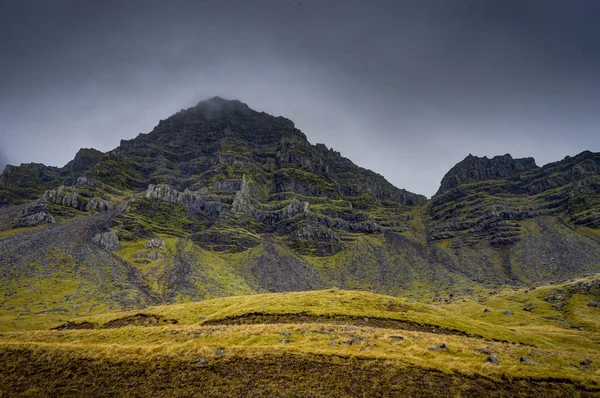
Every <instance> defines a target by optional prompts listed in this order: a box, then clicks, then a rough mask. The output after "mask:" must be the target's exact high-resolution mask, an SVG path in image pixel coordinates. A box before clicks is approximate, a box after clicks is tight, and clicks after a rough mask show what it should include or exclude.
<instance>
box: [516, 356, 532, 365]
mask: <svg viewBox="0 0 600 398" xmlns="http://www.w3.org/2000/svg"><path fill="white" fill-rule="evenodd" d="M519 361H520V362H521V363H524V364H526V365H535V364H536V363H535V361H534V360H533V359H531V358H528V357H521V358H520V359H519Z"/></svg>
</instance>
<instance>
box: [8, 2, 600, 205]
mask: <svg viewBox="0 0 600 398" xmlns="http://www.w3.org/2000/svg"><path fill="white" fill-rule="evenodd" d="M371 3H372V4H371ZM0 7H1V9H0V51H1V52H0V54H1V57H2V62H1V63H0V87H1V90H0V148H1V149H2V151H4V154H5V156H6V158H7V161H8V162H10V163H20V162H31V161H37V162H44V163H48V164H54V165H63V164H64V163H66V162H67V161H68V160H70V159H71V158H72V157H73V156H74V154H75V152H76V151H77V150H78V149H79V148H80V147H95V148H98V149H101V150H109V149H112V148H113V147H115V146H117V145H118V143H119V140H120V139H121V138H131V137H134V136H135V135H137V134H138V133H140V132H148V131H149V130H151V129H152V127H153V126H154V125H155V124H156V123H157V122H158V120H160V119H164V118H165V117H167V116H169V115H170V114H172V113H174V112H175V111H177V110H179V109H180V108H185V107H188V106H191V105H193V104H194V103H196V102H197V101H198V100H200V99H203V98H207V97H211V96H214V95H219V96H222V97H225V98H237V99H240V100H242V101H243V102H246V103H248V105H250V106H251V107H252V108H254V109H257V110H264V111H266V112H269V113H272V114H275V115H283V116H286V117H288V118H290V119H292V120H293V121H294V122H296V125H297V126H298V127H299V128H300V129H302V130H303V131H304V132H305V133H306V134H307V136H308V138H309V139H310V140H311V141H312V142H313V143H314V142H324V143H326V144H327V145H328V146H333V147H334V148H335V149H336V150H340V151H341V152H342V153H343V154H344V155H345V156H347V157H349V158H351V159H352V160H353V161H354V162H355V163H357V164H359V165H361V166H363V167H367V168H371V169H373V170H375V171H377V172H379V173H381V174H383V175H384V176H386V178H388V180H390V181H391V182H392V183H394V184H395V185H397V186H400V187H404V188H407V189H410V190H413V191H417V192H421V193H425V194H429V195H430V194H432V193H433V192H435V191H436V189H437V186H438V184H439V181H440V179H441V178H442V176H443V174H444V173H445V172H446V171H447V170H448V169H449V168H450V167H451V166H452V165H453V164H455V163H456V162H457V161H459V160H461V159H462V158H464V157H465V156H466V155H467V154H469V153H472V154H476V155H481V156H483V155H487V156H494V155H496V154H504V153H507V152H510V153H511V154H513V156H534V157H535V158H536V160H537V161H538V164H543V163H546V162H549V161H553V160H558V159H561V158H562V157H564V156H565V155H567V154H569V155H574V154H576V153H578V152H580V151H582V150H584V149H590V150H596V151H597V150H599V149H600V133H599V126H600V114H599V112H598V110H599V109H600V78H599V75H600V74H599V73H598V70H600V27H598V24H597V21H598V20H599V19H600V3H599V2H597V1H596V0H589V1H586V0H573V1H566V0H561V1H555V0H538V1H534V0H518V1H517V0H497V1H485V0H453V1H450V0H447V1H443V0H419V1H377V2H365V1H348V0H347V1H328V0H319V1H315V0H299V1H289V0H283V1H259V0H255V1H227V0H220V1H217V0H213V1H211V0H204V1H202V0H189V1H182V0H180V1H166V0H164V1H152V0H146V1H133V0H130V1H91V0H90V1H81V0H79V1H75V0H72V1H67V0H51V1H49V0H44V1H31V0H29V1H19V2H17V1H8V2H4V4H3V5H2V6H0Z"/></svg>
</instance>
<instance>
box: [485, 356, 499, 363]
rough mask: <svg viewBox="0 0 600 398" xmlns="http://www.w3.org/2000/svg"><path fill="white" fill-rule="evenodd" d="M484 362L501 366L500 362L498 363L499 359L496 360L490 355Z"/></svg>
mask: <svg viewBox="0 0 600 398" xmlns="http://www.w3.org/2000/svg"><path fill="white" fill-rule="evenodd" d="M483 362H484V363H491V364H492V365H499V364H500V361H498V358H496V357H495V356H493V355H488V356H487V357H486V358H485V360H484V361H483Z"/></svg>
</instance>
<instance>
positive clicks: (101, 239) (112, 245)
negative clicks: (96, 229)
mask: <svg viewBox="0 0 600 398" xmlns="http://www.w3.org/2000/svg"><path fill="white" fill-rule="evenodd" d="M92 242H94V243H95V244H97V245H98V246H100V247H102V248H103V249H105V250H108V251H115V250H119V249H121V245H120V244H119V236H118V235H117V233H116V232H115V231H109V232H105V233H103V234H97V235H96V236H94V237H93V238H92Z"/></svg>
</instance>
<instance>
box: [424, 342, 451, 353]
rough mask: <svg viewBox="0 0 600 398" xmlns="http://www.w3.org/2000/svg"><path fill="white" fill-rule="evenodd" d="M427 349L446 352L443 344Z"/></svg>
mask: <svg viewBox="0 0 600 398" xmlns="http://www.w3.org/2000/svg"><path fill="white" fill-rule="evenodd" d="M427 349H428V350H429V351H448V347H447V346H446V344H444V343H440V344H436V345H432V346H429V347H427Z"/></svg>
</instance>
